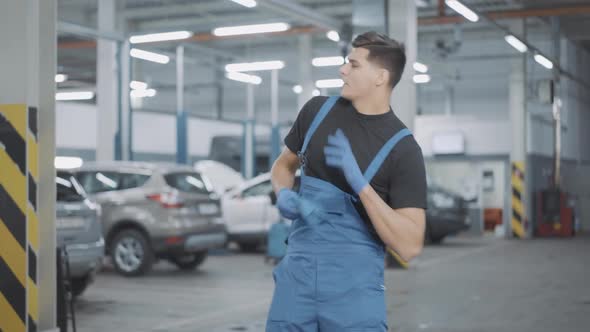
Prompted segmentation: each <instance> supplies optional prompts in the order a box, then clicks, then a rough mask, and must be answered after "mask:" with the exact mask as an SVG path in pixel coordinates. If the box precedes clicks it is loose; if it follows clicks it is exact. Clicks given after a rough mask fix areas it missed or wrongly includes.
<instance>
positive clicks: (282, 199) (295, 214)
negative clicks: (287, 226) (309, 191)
mask: <svg viewBox="0 0 590 332" xmlns="http://www.w3.org/2000/svg"><path fill="white" fill-rule="evenodd" d="M298 205H299V195H297V193H296V192H294V191H293V190H291V189H288V188H283V189H281V190H280V191H279V194H278V195H277V207H278V208H279V212H280V213H281V215H282V216H283V217H285V218H287V219H291V220H295V219H297V218H299V208H298Z"/></svg>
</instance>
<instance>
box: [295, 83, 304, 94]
mask: <svg viewBox="0 0 590 332" xmlns="http://www.w3.org/2000/svg"><path fill="white" fill-rule="evenodd" d="M293 92H295V93H296V94H300V93H301V92H303V87H302V86H301V85H295V86H293Z"/></svg>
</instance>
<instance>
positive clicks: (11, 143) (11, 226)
mask: <svg viewBox="0 0 590 332" xmlns="http://www.w3.org/2000/svg"><path fill="white" fill-rule="evenodd" d="M27 127H28V126H27V108H26V106H25V105H0V313H1V315H0V317H1V319H0V330H2V331H6V332H8V331H10V332H25V331H26V327H27V293H26V292H27V288H26V287H27V283H28V276H27V274H28V273H27V270H28V267H27V247H28V244H27V242H28V239H27V211H28V204H29V203H28V197H27V194H28V193H27V182H28V180H27V144H26V139H27Z"/></svg>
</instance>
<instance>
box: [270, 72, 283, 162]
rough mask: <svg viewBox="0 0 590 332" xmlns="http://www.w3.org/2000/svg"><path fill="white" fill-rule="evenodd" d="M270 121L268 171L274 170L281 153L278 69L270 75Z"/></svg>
mask: <svg viewBox="0 0 590 332" xmlns="http://www.w3.org/2000/svg"><path fill="white" fill-rule="evenodd" d="M270 76H271V79H270V119H271V121H270V122H271V125H272V128H271V135H270V158H269V160H268V161H269V166H268V169H269V170H270V169H271V168H272V164H273V163H274V161H275V160H276V159H277V158H278V157H279V154H280V153H281V151H280V143H281V142H280V139H281V138H280V135H279V71H278V70H277V69H275V70H273V71H272V72H271V73H270Z"/></svg>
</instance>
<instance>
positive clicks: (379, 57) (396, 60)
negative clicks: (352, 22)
mask: <svg viewBox="0 0 590 332" xmlns="http://www.w3.org/2000/svg"><path fill="white" fill-rule="evenodd" d="M352 47H355V48H357V47H362V48H365V49H367V50H368V51H369V56H368V60H369V61H370V62H373V63H377V64H378V65H380V66H381V67H383V68H384V69H386V70H387V71H389V74H390V75H389V85H390V86H391V88H392V89H393V88H394V87H395V86H396V85H397V83H398V82H399V81H400V79H401V78H402V73H403V72H404V67H405V66H406V52H405V48H404V45H403V44H402V43H399V42H398V41H396V40H394V39H391V38H389V37H387V36H385V35H382V34H379V33H377V32H375V31H369V32H365V33H363V34H360V35H358V36H357V37H356V38H355V39H354V40H353V41H352Z"/></svg>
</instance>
